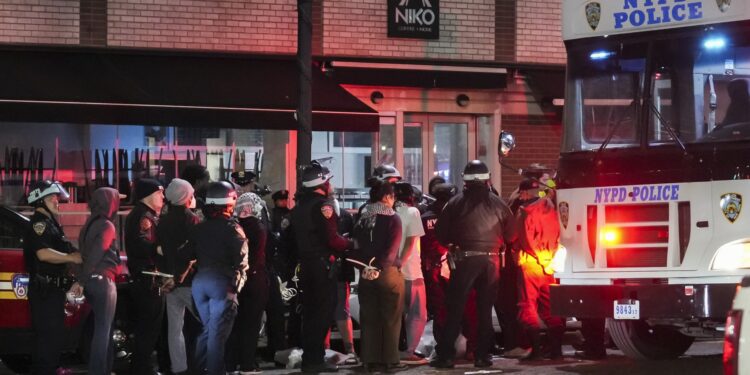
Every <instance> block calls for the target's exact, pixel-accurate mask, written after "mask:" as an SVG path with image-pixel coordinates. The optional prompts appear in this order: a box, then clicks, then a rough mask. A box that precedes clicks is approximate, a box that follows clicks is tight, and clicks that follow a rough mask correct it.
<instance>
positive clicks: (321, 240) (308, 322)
mask: <svg viewBox="0 0 750 375" xmlns="http://www.w3.org/2000/svg"><path fill="white" fill-rule="evenodd" d="M332 177H333V175H331V173H330V172H329V171H328V168H325V167H323V166H321V165H320V164H319V163H318V162H316V161H313V162H312V163H311V164H310V165H308V166H307V167H305V168H304V170H303V171H302V187H303V188H302V190H301V191H300V195H299V202H298V204H297V206H296V207H295V208H294V209H293V210H292V231H293V233H294V238H295V240H296V243H297V248H298V252H299V258H300V265H301V269H302V272H301V273H302V275H301V281H302V290H303V294H304V295H303V297H302V316H303V323H302V348H303V349H304V352H303V354H302V372H305V373H319V372H335V371H337V370H338V369H337V367H336V366H332V365H329V364H328V363H326V362H325V361H324V360H323V356H324V354H325V351H324V344H325V337H326V333H327V332H328V327H329V326H330V322H331V321H332V320H333V311H334V309H335V307H336V302H337V301H336V300H337V289H336V287H337V282H338V280H337V278H336V277H329V271H330V270H331V265H332V261H333V260H334V259H335V258H334V257H333V255H334V253H341V252H343V251H345V250H347V249H351V248H353V243H352V241H350V240H348V239H346V238H344V237H342V236H341V235H339V234H338V232H337V228H338V218H337V216H336V209H335V206H334V203H333V202H332V201H331V200H330V199H329V194H331V192H332V191H333V188H332V186H331V183H330V180H331V178H332Z"/></svg>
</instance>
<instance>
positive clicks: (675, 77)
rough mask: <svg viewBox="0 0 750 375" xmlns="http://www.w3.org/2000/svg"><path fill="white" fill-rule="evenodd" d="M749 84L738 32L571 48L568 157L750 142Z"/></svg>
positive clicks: (604, 41)
mask: <svg viewBox="0 0 750 375" xmlns="http://www.w3.org/2000/svg"><path fill="white" fill-rule="evenodd" d="M727 29H728V28H727ZM749 82H750V39H748V37H747V36H745V35H744V34H743V33H739V32H738V33H736V34H734V35H733V34H731V33H729V32H727V31H726V30H724V32H722V33H719V32H714V33H713V34H707V33H706V32H705V31H703V30H695V31H694V32H686V31H684V30H682V31H679V30H678V31H669V32H665V31H660V32H653V33H638V34H636V35H633V36H624V37H619V38H614V37H612V38H601V39H598V40H595V41H591V40H579V41H570V42H569V45H568V81H567V86H566V98H565V107H566V108H565V132H564V139H563V152H574V151H587V150H598V149H600V148H602V145H603V144H604V147H606V148H607V149H610V148H624V147H644V146H645V147H650V146H658V145H665V144H675V143H676V140H675V139H673V135H674V136H676V137H677V138H679V141H681V142H683V143H686V144H691V143H693V144H695V143H706V142H727V141H742V140H750V92H749V90H748V83H749Z"/></svg>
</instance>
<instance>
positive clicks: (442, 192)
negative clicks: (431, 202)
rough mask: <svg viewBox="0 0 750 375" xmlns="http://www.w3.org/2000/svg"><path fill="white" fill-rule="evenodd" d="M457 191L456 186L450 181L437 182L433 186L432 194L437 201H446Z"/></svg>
mask: <svg viewBox="0 0 750 375" xmlns="http://www.w3.org/2000/svg"><path fill="white" fill-rule="evenodd" d="M457 193H458V188H456V185H453V184H451V183H442V184H437V185H435V186H434V187H433V195H434V196H435V199H437V200H439V201H443V202H447V201H449V200H450V199H451V198H453V197H454V196H455V195H456V194H457Z"/></svg>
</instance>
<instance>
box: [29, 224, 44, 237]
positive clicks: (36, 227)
mask: <svg viewBox="0 0 750 375" xmlns="http://www.w3.org/2000/svg"><path fill="white" fill-rule="evenodd" d="M31 227H32V228H34V232H35V233H36V234H37V235H39V236H41V235H42V234H44V230H45V229H47V224H45V223H44V222H43V221H38V222H36V223H34V225H32V226H31Z"/></svg>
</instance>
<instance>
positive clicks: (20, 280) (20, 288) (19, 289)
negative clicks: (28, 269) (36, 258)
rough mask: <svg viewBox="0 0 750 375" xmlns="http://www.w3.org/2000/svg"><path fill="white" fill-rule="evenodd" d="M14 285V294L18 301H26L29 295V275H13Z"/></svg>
mask: <svg viewBox="0 0 750 375" xmlns="http://www.w3.org/2000/svg"><path fill="white" fill-rule="evenodd" d="M11 284H12V285H13V294H15V295H16V298H18V299H26V296H27V295H28V294H29V275H28V274H25V273H17V274H14V275H13V279H12V280H11Z"/></svg>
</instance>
